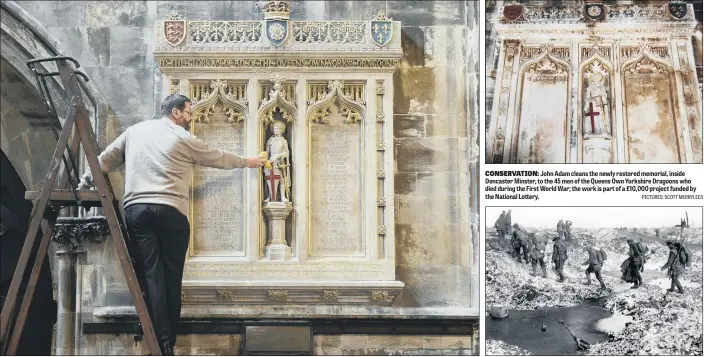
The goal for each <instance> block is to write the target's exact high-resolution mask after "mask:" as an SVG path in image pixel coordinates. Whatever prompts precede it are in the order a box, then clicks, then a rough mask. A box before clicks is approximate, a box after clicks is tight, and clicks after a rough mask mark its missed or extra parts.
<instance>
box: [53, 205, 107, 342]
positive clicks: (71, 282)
mask: <svg viewBox="0 0 704 357" xmlns="http://www.w3.org/2000/svg"><path fill="white" fill-rule="evenodd" d="M108 234H109V229H108V225H107V221H106V220H105V217H88V218H83V217H59V218H58V220H57V222H56V227H55V228H54V232H53V234H52V237H51V239H52V241H53V242H55V243H57V244H58V245H59V249H58V252H57V255H58V257H57V258H58V259H57V260H58V261H57V266H58V277H59V281H58V294H57V300H58V301H57V305H58V309H57V314H58V316H57V319H56V321H57V323H56V346H55V349H54V354H55V355H59V356H60V355H76V354H78V352H79V351H78V350H77V348H76V347H77V345H78V343H77V342H78V340H79V338H80V331H81V326H80V323H81V321H80V314H79V313H78V312H79V311H80V296H81V295H80V291H79V289H77V286H78V282H80V281H81V280H82V277H81V276H80V275H79V274H78V273H77V271H81V269H80V267H79V266H78V264H77V261H78V258H79V257H82V256H83V255H84V254H85V250H84V247H85V243H86V242H94V243H100V242H103V241H104V240H105V237H106V235H108ZM81 261H83V259H81Z"/></svg>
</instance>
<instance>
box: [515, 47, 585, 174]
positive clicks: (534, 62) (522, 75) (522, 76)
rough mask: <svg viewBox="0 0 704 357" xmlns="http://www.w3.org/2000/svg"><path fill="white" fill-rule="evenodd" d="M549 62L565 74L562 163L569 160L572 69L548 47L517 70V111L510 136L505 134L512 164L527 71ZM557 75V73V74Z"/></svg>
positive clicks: (516, 156) (517, 144) (517, 142)
mask: <svg viewBox="0 0 704 357" xmlns="http://www.w3.org/2000/svg"><path fill="white" fill-rule="evenodd" d="M546 60H547V61H549V62H550V63H552V64H554V65H555V70H556V71H558V70H562V71H564V72H566V73H567V77H566V82H567V84H566V90H565V96H566V98H567V108H566V113H567V117H566V118H565V120H564V132H565V139H564V140H565V154H564V162H565V163H567V161H568V158H569V152H568V151H569V150H568V148H569V135H567V134H568V133H569V130H570V127H569V126H570V112H571V101H570V87H571V81H572V78H571V72H572V71H571V69H572V67H571V66H570V64H569V62H567V61H565V60H563V59H561V58H558V57H556V56H553V55H552V54H550V47H546V48H545V49H544V50H543V53H541V54H540V55H538V56H536V57H535V58H532V59H530V60H528V61H526V62H525V63H522V64H521V65H520V67H519V69H518V74H519V77H518V80H519V84H518V90H517V93H519V96H517V98H516V101H517V108H518V111H517V113H516V116H515V121H514V125H513V127H512V128H511V131H510V134H508V133H507V135H511V145H510V147H509V150H510V153H511V155H509V157H510V158H512V159H511V160H513V161H514V162H512V163H517V162H516V160H518V149H519V133H520V127H521V116H522V115H523V89H524V87H525V80H526V72H527V71H529V70H532V69H533V67H536V66H538V65H540V64H541V63H544V61H546ZM558 73H559V72H558Z"/></svg>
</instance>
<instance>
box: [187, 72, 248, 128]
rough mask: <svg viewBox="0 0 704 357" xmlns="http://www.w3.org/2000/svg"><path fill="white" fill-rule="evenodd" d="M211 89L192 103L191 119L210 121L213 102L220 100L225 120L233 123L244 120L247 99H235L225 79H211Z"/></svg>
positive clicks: (213, 106) (213, 111)
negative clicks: (225, 115)
mask: <svg viewBox="0 0 704 357" xmlns="http://www.w3.org/2000/svg"><path fill="white" fill-rule="evenodd" d="M210 88H211V89H212V90H211V91H210V92H208V93H204V94H203V96H202V98H201V99H200V100H199V101H198V102H196V103H195V104H194V105H193V109H192V111H193V121H194V122H203V123H210V116H211V115H212V114H214V113H215V104H217V103H218V102H222V104H223V106H224V110H225V114H227V122H228V123H234V122H238V121H244V120H245V119H246V116H247V104H248V103H247V100H245V99H235V97H234V96H233V95H232V94H231V93H229V92H228V89H227V88H228V86H227V81H224V80H219V79H216V80H213V81H211V82H210Z"/></svg>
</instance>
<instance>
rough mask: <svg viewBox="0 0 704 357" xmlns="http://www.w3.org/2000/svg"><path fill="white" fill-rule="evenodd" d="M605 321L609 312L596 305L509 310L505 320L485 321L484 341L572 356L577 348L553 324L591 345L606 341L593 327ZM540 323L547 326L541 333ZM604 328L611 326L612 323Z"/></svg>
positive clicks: (613, 324)
mask: <svg viewBox="0 0 704 357" xmlns="http://www.w3.org/2000/svg"><path fill="white" fill-rule="evenodd" d="M609 317H612V314H611V312H609V311H607V310H604V309H603V308H602V307H601V306H599V304H598V302H591V303H585V304H582V305H578V306H572V307H563V308H548V309H547V310H546V309H541V310H510V311H509V316H508V317H506V318H504V319H494V318H490V317H488V318H487V320H486V337H487V338H492V339H495V340H501V341H504V342H506V343H508V344H512V345H516V346H518V347H521V348H523V349H526V350H528V351H530V352H531V353H534V354H537V355H557V356H559V355H568V354H575V353H577V345H576V343H575V342H574V339H573V338H572V335H570V333H569V332H568V331H567V329H566V328H565V327H564V326H562V325H561V324H559V323H558V322H557V320H562V321H563V322H564V323H565V324H567V326H569V328H570V330H572V332H573V333H574V334H575V335H577V337H579V338H580V339H582V340H585V341H587V342H589V343H590V344H595V343H597V342H602V341H606V340H608V332H604V331H603V329H599V328H598V326H597V325H598V323H599V322H600V321H601V320H604V319H606V318H609ZM543 322H544V323H545V324H546V325H547V328H546V330H545V331H542V328H541V327H542V324H543ZM619 322H620V321H619ZM606 324H607V325H608V326H615V323H614V321H611V322H608V323H606ZM624 324H625V322H624Z"/></svg>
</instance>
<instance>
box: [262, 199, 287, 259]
mask: <svg viewBox="0 0 704 357" xmlns="http://www.w3.org/2000/svg"><path fill="white" fill-rule="evenodd" d="M291 210H293V205H292V204H291V202H285V203H284V202H267V203H265V204H264V207H262V211H264V214H265V215H266V216H267V218H269V241H268V243H267V244H266V248H265V250H264V253H265V257H266V259H267V260H272V261H286V260H288V259H289V258H291V247H289V246H288V244H286V218H288V215H289V214H291Z"/></svg>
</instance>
